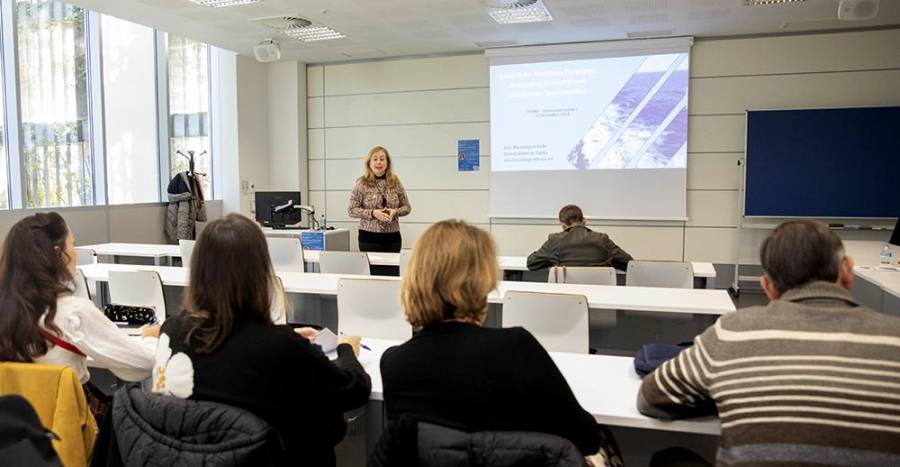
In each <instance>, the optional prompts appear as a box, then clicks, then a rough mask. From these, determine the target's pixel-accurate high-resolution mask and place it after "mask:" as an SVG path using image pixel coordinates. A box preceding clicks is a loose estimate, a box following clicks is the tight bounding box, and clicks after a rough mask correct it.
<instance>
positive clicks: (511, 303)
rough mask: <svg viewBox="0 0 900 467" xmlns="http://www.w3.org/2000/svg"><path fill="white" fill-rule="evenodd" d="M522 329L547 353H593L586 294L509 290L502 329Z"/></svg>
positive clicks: (505, 299)
mask: <svg viewBox="0 0 900 467" xmlns="http://www.w3.org/2000/svg"><path fill="white" fill-rule="evenodd" d="M513 326H522V327H523V328H525V329H527V330H528V331H529V332H530V333H532V334H534V337H535V338H537V340H538V342H540V343H541V345H543V346H544V348H545V349H547V351H548V352H572V353H588V352H589V351H590V343H589V338H588V337H589V333H590V321H589V319H588V302H587V298H585V297H584V296H583V295H569V294H552V293H536V292H517V291H507V292H506V295H504V296H503V327H505V328H508V327H513Z"/></svg>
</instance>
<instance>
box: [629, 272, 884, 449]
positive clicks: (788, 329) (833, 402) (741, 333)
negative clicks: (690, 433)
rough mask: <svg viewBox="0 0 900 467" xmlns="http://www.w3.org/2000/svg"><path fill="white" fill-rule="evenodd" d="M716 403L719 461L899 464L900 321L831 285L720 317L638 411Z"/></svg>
mask: <svg viewBox="0 0 900 467" xmlns="http://www.w3.org/2000/svg"><path fill="white" fill-rule="evenodd" d="M711 401H712V402H714V403H715V406H716V408H717V409H718V412H719V418H720V420H721V422H722V440H721V445H720V446H719V450H718V453H717V455H716V462H717V464H718V465H746V466H751V465H763V464H765V465H788V464H789V465H798V464H800V465H802V464H820V465H885V466H887V465H900V319H898V318H895V317H891V316H888V315H884V314H880V313H877V312H874V311H872V310H870V309H867V308H864V307H862V306H860V305H858V304H857V303H856V302H854V301H853V299H852V298H851V296H850V294H849V293H848V292H847V291H846V290H845V289H843V288H841V287H839V286H837V285H835V284H831V283H827V282H814V283H811V284H809V285H806V286H804V287H800V288H797V289H793V290H790V291H788V292H787V293H785V294H784V296H783V297H782V298H781V299H780V300H776V301H773V302H771V303H769V305H767V306H764V307H753V308H748V309H744V310H740V311H737V312H735V313H731V314H728V315H725V316H722V317H721V318H720V319H719V320H718V322H716V324H715V325H713V326H711V327H710V328H709V329H707V330H706V331H705V332H703V334H701V335H700V336H697V338H695V339H694V346H693V347H690V348H689V349H687V350H685V351H684V352H682V353H681V354H680V355H679V356H678V357H676V358H675V359H672V360H670V361H668V362H666V363H665V364H663V365H662V366H660V367H659V368H658V369H657V370H656V371H654V372H653V373H651V374H650V375H648V376H647V377H646V378H645V379H644V381H643V384H642V385H641V390H640V393H639V395H638V409H639V410H640V411H641V412H642V413H644V414H646V415H648V416H651V417H657V418H667V419H669V418H684V417H690V416H694V415H700V414H702V413H703V412H704V410H705V408H704V407H707V408H708V406H709V405H711V404H710V402H711Z"/></svg>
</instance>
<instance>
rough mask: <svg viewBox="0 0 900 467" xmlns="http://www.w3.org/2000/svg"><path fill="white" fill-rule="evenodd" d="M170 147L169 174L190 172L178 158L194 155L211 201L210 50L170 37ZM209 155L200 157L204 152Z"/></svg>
mask: <svg viewBox="0 0 900 467" xmlns="http://www.w3.org/2000/svg"><path fill="white" fill-rule="evenodd" d="M168 57H169V62H168V64H169V67H168V68H169V143H170V147H169V150H170V159H169V160H170V167H171V168H170V174H169V176H170V177H171V176H174V175H175V174H176V173H178V172H181V171H184V170H187V169H188V160H187V159H186V158H185V157H182V156H180V155H178V154H177V151H181V152H182V153H184V154H189V151H193V152H194V161H195V162H194V163H195V166H194V171H195V172H198V173H203V174H206V175H205V176H201V177H200V181H201V186H202V187H203V195H204V197H205V198H211V197H212V196H211V195H212V193H211V191H210V188H211V187H210V183H209V180H211V178H212V173H211V170H212V164H210V161H211V160H212V156H211V155H210V154H209V149H210V145H209V144H210V139H209V128H210V127H209V46H208V45H206V44H204V43H202V42H197V41H193V40H190V39H186V38H183V37H179V36H176V35H174V34H169V36H168ZM204 151H205V152H206V154H203V155H201V154H202V153H203V152H204Z"/></svg>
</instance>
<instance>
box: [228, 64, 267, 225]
mask: <svg viewBox="0 0 900 467" xmlns="http://www.w3.org/2000/svg"><path fill="white" fill-rule="evenodd" d="M268 79H269V78H268V68H267V66H266V65H265V64H261V63H258V62H257V61H256V60H254V59H253V58H250V57H245V56H242V55H238V56H237V108H238V114H237V125H238V126H237V130H238V131H237V134H238V138H237V146H238V173H239V177H238V179H239V185H238V189H239V190H240V188H241V187H242V186H243V184H244V183H245V182H246V183H247V184H248V185H249V186H250V187H251V190H252V189H253V188H252V187H256V189H259V188H260V187H265V186H268V184H269V92H268ZM233 188H234V187H232V189H233ZM251 201H252V194H251V192H250V191H247V192H244V191H241V194H240V211H239V212H241V213H242V214H245V215H248V216H249V215H250V214H251Z"/></svg>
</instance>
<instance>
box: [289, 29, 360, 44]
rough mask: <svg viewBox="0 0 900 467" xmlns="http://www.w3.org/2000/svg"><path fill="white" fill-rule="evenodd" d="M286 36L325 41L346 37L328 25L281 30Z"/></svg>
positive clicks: (304, 40)
mask: <svg viewBox="0 0 900 467" xmlns="http://www.w3.org/2000/svg"><path fill="white" fill-rule="evenodd" d="M282 32H283V33H284V34H286V35H287V36H290V37H293V38H294V39H297V40H299V41H303V42H317V41H327V40H330V39H342V38H344V37H347V36H346V35H345V34H344V33H342V32H339V31H335V30H334V29H331V28H329V27H328V26H307V27H304V28H291V29H285V30H284V31H282Z"/></svg>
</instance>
